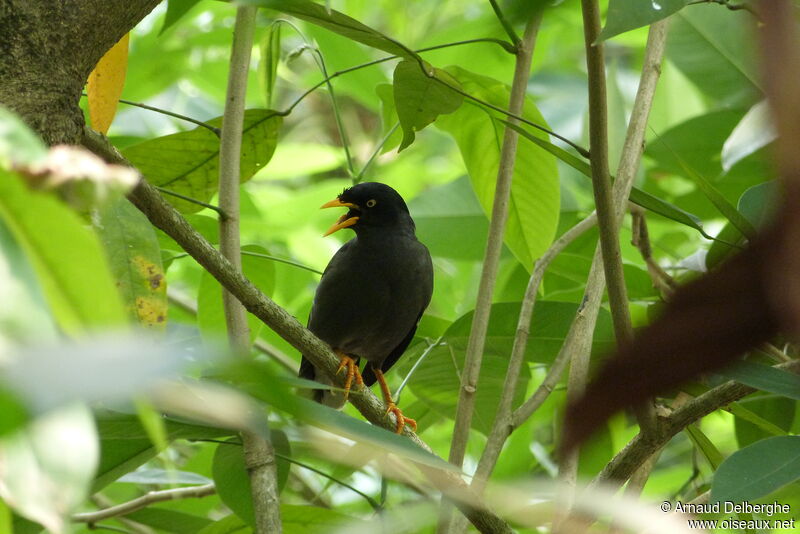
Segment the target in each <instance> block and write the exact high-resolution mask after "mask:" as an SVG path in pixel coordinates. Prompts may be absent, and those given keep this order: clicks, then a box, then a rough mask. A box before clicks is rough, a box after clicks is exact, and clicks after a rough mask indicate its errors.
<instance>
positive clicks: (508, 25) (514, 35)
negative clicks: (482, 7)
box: [489, 0, 520, 48]
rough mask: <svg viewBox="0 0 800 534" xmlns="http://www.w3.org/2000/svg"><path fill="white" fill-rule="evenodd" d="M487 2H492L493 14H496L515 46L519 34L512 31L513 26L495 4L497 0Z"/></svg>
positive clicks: (517, 42)
mask: <svg viewBox="0 0 800 534" xmlns="http://www.w3.org/2000/svg"><path fill="white" fill-rule="evenodd" d="M489 3H490V4H492V9H493V10H494V14H495V15H496V16H497V20H499V21H500V24H501V25H502V26H503V29H504V30H505V31H506V34H508V38H509V39H511V42H512V43H513V45H514V47H515V48H516V47H517V46H518V45H519V41H520V39H519V35H517V32H516V31H514V27H513V26H512V25H511V23H510V22H509V21H508V19H507V18H506V16H505V15H503V11H502V10H501V9H500V6H499V5H497V0H489Z"/></svg>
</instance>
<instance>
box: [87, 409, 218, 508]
mask: <svg viewBox="0 0 800 534" xmlns="http://www.w3.org/2000/svg"><path fill="white" fill-rule="evenodd" d="M166 427H167V437H168V439H169V440H170V441H172V440H175V439H215V438H220V437H225V436H230V435H231V434H232V431H230V430H227V429H223V428H213V427H206V426H201V425H195V424H190V423H185V422H178V421H175V420H172V419H167V420H166ZM97 429H98V433H99V435H100V438H101V439H100V465H99V466H98V469H97V474H96V476H95V480H94V483H93V484H92V492H97V491H99V490H101V489H102V488H104V487H105V486H107V485H108V484H110V483H112V482H114V481H115V480H117V479H119V478H120V477H121V476H122V475H124V474H126V473H129V472H131V471H134V470H135V469H136V468H137V467H139V466H140V465H142V464H144V463H145V462H147V461H148V460H150V459H151V458H153V457H154V456H155V455H156V450H155V447H153V444H152V443H151V441H150V439H149V438H148V436H147V432H146V431H145V429H144V428H143V427H142V424H141V422H140V421H139V419H138V418H137V417H136V415H131V414H123V413H116V412H103V413H100V414H99V415H98V416H97Z"/></svg>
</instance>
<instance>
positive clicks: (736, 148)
mask: <svg viewBox="0 0 800 534" xmlns="http://www.w3.org/2000/svg"><path fill="white" fill-rule="evenodd" d="M777 137H778V134H777V132H775V128H774V127H773V126H772V121H771V119H770V117H769V106H768V105H767V101H766V100H762V101H761V102H759V103H758V104H756V105H754V106H753V107H752V108H750V110H749V111H748V112H747V113H746V114H745V116H744V117H742V120H741V121H740V122H739V124H737V125H736V128H734V129H733V131H732V132H731V135H730V137H728V138H727V139H726V140H725V144H724V145H723V146H722V168H723V170H725V171H726V172H727V171H729V170H731V167H733V166H734V165H736V163H738V162H739V161H741V160H742V159H744V158H746V157H747V156H749V155H750V154H752V153H753V152H755V151H756V150H758V149H760V148H762V147H765V146H767V145H768V144H770V143H771V142H772V141H774V140H775V139H776V138H777Z"/></svg>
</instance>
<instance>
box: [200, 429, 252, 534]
mask: <svg viewBox="0 0 800 534" xmlns="http://www.w3.org/2000/svg"><path fill="white" fill-rule="evenodd" d="M211 471H212V474H213V476H214V483H215V484H216V486H217V494H218V495H219V498H220V499H222V502H224V503H225V506H227V507H228V508H230V509H231V510H232V511H233V513H235V514H236V515H237V516H238V517H239V519H241V520H242V521H244V522H245V523H247V524H248V525H250V526H252V527H255V524H256V517H255V513H254V512H253V498H252V496H251V493H250V477H249V476H248V475H247V468H246V467H245V463H244V454H243V452H242V444H241V443H240V442H239V439H238V438H231V439H229V440H227V442H226V443H220V444H219V445H217V449H216V452H215V453H214V461H213V463H212V466H211Z"/></svg>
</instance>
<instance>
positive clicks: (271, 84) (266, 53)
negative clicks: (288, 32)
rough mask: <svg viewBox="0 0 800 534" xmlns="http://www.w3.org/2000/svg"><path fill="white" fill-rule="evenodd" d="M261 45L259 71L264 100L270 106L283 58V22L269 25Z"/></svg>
mask: <svg viewBox="0 0 800 534" xmlns="http://www.w3.org/2000/svg"><path fill="white" fill-rule="evenodd" d="M260 46H261V61H260V62H259V63H258V72H259V74H260V79H261V83H262V85H263V89H264V101H265V103H266V105H267V107H268V108H269V107H271V106H272V98H273V96H274V94H273V92H274V91H275V82H276V81H277V79H278V63H279V62H280V59H281V22H279V21H275V22H273V23H272V24H270V25H269V27H268V28H267V32H266V34H264V37H263V38H262V39H261V45H260Z"/></svg>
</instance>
